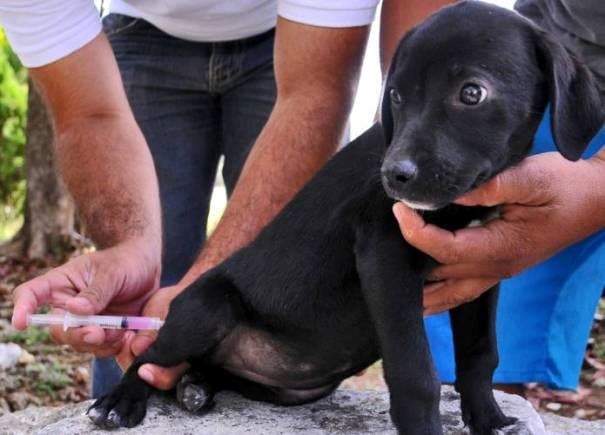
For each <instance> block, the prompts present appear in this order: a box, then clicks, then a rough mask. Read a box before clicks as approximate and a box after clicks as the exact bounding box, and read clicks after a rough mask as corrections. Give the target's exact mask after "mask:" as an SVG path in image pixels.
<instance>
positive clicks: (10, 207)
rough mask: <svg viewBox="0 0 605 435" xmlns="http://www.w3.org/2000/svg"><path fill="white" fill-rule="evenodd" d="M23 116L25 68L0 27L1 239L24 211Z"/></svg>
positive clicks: (24, 117) (25, 84)
mask: <svg viewBox="0 0 605 435" xmlns="http://www.w3.org/2000/svg"><path fill="white" fill-rule="evenodd" d="M26 117H27V72H26V70H25V68H24V67H23V66H22V65H21V63H20V62H19V59H17V56H16V55H15V54H14V53H13V51H12V50H11V48H10V47H9V45H8V41H7V39H6V36H5V35H4V32H3V31H2V29H0V240H2V239H3V238H6V237H7V236H9V235H10V234H9V233H11V232H14V227H15V226H18V225H16V222H18V221H19V220H20V218H21V217H22V214H23V206H24V201H25V173H24V146H25V124H26Z"/></svg>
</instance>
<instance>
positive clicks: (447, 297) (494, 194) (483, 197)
mask: <svg viewBox="0 0 605 435" xmlns="http://www.w3.org/2000/svg"><path fill="white" fill-rule="evenodd" d="M604 166H605V159H602V158H598V157H595V158H593V159H591V160H586V161H579V162H575V163H572V162H570V161H568V160H566V159H564V158H563V157H562V156H561V155H559V154H558V153H554V152H553V153H546V154H540V155H536V156H532V157H529V158H527V159H525V160H524V161H523V162H522V163H521V164H520V165H519V166H517V167H514V168H511V169H509V170H507V171H504V172H502V173H500V174H499V175H497V176H496V177H495V178H493V179H492V180H490V181H489V182H487V183H485V184H484V185H482V186H480V187H479V188H477V189H476V190H474V191H472V192H470V193H468V194H466V195H464V196H463V197H462V198H460V199H459V200H457V201H456V203H458V204H461V205H467V206H473V205H483V206H495V205H500V217H499V218H498V219H495V220H493V221H490V222H488V223H486V224H485V225H484V226H481V227H475V228H464V229H461V230H458V231H454V232H450V231H447V230H444V229H441V228H438V227H436V226H434V225H431V224H426V223H425V222H424V221H423V220H422V218H421V217H420V216H419V215H418V214H417V213H416V212H414V211H413V210H411V209H409V208H407V207H406V206H404V205H403V204H400V203H399V204H396V205H395V206H394V207H393V212H394V214H395V216H396V218H397V220H398V222H399V226H400V229H401V232H402V234H403V236H404V237H405V239H406V240H407V241H408V242H409V243H410V244H412V245H413V246H415V247H416V248H418V249H420V250H421V251H423V252H426V253H427V254H428V255H430V256H431V257H433V258H434V259H435V260H437V261H438V262H439V263H441V265H440V266H438V267H437V268H435V269H434V270H433V271H432V273H431V276H430V277H429V278H430V279H431V280H437V281H438V282H436V283H433V284H430V285H428V286H427V287H426V288H425V293H424V308H425V315H430V314H435V313H438V312H441V311H445V310H448V309H450V308H453V307H455V306H457V305H460V304H462V303H465V302H469V301H471V300H473V299H475V298H477V297H478V296H479V295H481V294H482V293H483V292H484V291H486V290H487V289H489V288H490V287H492V286H493V285H495V284H496V283H497V282H499V281H500V280H501V279H503V278H509V277H511V276H514V275H516V274H518V273H519V272H521V271H523V270H524V269H526V268H528V267H530V266H533V265H535V264H537V263H539V262H541V261H543V260H545V259H547V258H548V257H550V256H552V255H553V254H555V253H556V252H557V251H559V250H560V249H562V248H564V247H565V246H567V245H569V244H571V243H573V242H575V241H578V240H580V239H583V238H584V237H587V236H588V235H590V234H592V233H593V232H596V231H598V230H599V229H601V228H603V226H604V223H605V211H604V210H605V206H604V204H605V194H604V192H603V190H604V189H603V186H604V185H605V184H604V183H605V180H604V177H605V167H604Z"/></svg>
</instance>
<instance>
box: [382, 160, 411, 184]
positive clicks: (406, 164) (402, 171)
mask: <svg viewBox="0 0 605 435" xmlns="http://www.w3.org/2000/svg"><path fill="white" fill-rule="evenodd" d="M381 173H382V177H383V179H384V181H385V182H386V184H387V185H388V186H389V187H390V188H391V189H393V190H395V191H398V190H401V189H402V188H403V186H404V185H405V184H406V183H407V182H408V181H410V180H412V179H413V178H414V177H416V175H417V174H418V166H416V164H415V163H414V162H412V161H411V160H407V159H406V160H391V161H390V162H385V164H384V165H383V167H382V169H381Z"/></svg>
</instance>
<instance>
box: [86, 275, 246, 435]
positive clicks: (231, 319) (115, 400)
mask: <svg viewBox="0 0 605 435" xmlns="http://www.w3.org/2000/svg"><path fill="white" fill-rule="evenodd" d="M241 312H242V309H241V306H240V304H239V297H238V294H237V291H236V289H235V288H234V287H233V286H232V284H231V283H230V282H229V280H227V279H226V278H224V277H222V276H220V275H217V274H214V275H210V276H209V275H205V276H203V277H202V278H201V279H200V280H198V281H196V282H195V283H194V284H192V285H191V286H189V287H188V288H187V289H186V290H185V291H184V292H183V293H181V294H180V295H179V296H177V297H176V298H175V299H174V300H173V301H172V303H171V304H170V310H169V312H168V317H167V319H166V323H165V324H164V326H162V328H161V329H160V331H159V334H158V338H157V339H156V341H155V342H153V344H152V345H151V346H150V347H149V348H148V349H147V350H146V351H145V352H143V353H142V354H141V355H139V356H138V357H137V358H136V359H135V361H134V363H133V364H132V365H131V366H130V368H129V369H128V371H127V372H126V373H125V374H124V376H123V377H122V379H121V380H120V383H119V384H118V385H117V386H116V387H114V389H113V390H112V391H111V392H110V393H109V394H108V395H106V396H103V397H101V398H99V399H98V400H97V401H96V402H95V403H94V404H93V405H92V406H91V407H90V408H89V410H88V413H87V414H88V416H89V417H90V419H91V420H92V421H93V422H94V423H95V424H97V425H99V426H103V427H106V428H115V427H120V426H125V427H133V426H136V425H137V424H138V423H139V422H140V421H141V420H142V419H143V417H144V416H145V411H146V405H147V399H148V397H149V395H150V393H151V390H152V387H150V386H149V385H148V384H147V383H145V382H144V381H143V380H142V379H140V378H139V376H138V374H137V371H138V369H139V367H141V365H143V364H146V363H152V364H156V365H160V366H163V367H171V366H175V365H178V364H180V363H182V362H186V361H189V360H192V359H194V360H202V359H203V358H204V357H205V356H207V354H208V352H210V351H211V350H212V349H213V348H214V347H215V346H216V345H217V344H218V343H219V342H220V341H221V340H222V339H223V338H224V337H225V336H226V335H227V334H228V333H229V331H231V329H232V328H233V327H234V326H235V324H236V323H237V320H238V319H239V316H240V315H241Z"/></svg>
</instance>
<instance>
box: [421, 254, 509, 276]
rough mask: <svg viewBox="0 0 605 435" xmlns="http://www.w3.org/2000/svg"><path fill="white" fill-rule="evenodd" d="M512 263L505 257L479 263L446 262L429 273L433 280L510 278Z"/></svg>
mask: <svg viewBox="0 0 605 435" xmlns="http://www.w3.org/2000/svg"><path fill="white" fill-rule="evenodd" d="M510 271H511V265H509V264H508V262H507V261H506V260H504V259H502V260H501V261H499V262H494V261H490V260H488V259H486V261H484V262H479V263H462V264H445V265H442V266H438V267H436V268H435V269H433V270H432V271H431V273H430V274H429V276H430V279H431V280H435V281H445V280H452V279H455V280H458V279H473V278H493V279H502V278H509V277H510V275H511V272H510Z"/></svg>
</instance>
